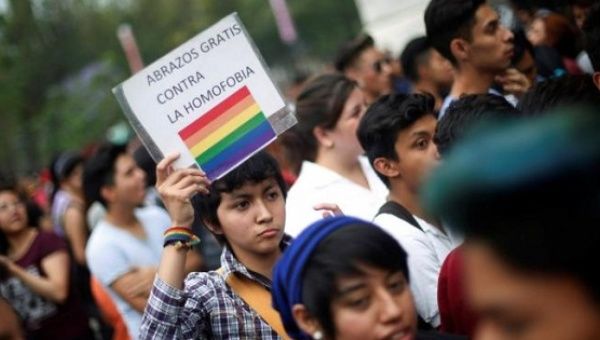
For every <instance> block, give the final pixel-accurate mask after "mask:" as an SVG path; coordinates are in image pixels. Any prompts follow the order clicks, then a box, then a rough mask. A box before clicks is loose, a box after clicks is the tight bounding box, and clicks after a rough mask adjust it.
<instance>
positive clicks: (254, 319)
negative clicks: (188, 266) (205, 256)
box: [140, 236, 291, 339]
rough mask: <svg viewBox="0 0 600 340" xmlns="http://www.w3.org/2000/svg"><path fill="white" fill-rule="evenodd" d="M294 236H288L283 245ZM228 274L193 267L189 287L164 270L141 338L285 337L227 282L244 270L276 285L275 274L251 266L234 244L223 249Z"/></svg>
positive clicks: (157, 280) (262, 282)
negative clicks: (169, 279)
mask: <svg viewBox="0 0 600 340" xmlns="http://www.w3.org/2000/svg"><path fill="white" fill-rule="evenodd" d="M290 241H291V238H290V237H289V236H285V237H284V239H283V240H282V244H281V246H282V249H283V248H285V247H287V245H288V244H289V242H290ZM221 266H222V270H223V271H222V274H219V273H217V272H216V271H211V272H206V273H198V272H195V273H190V274H189V275H188V276H187V278H186V279H185V282H184V288H183V290H179V289H176V288H173V287H171V286H169V285H168V284H166V283H165V282H164V281H163V280H161V279H160V278H159V277H158V276H157V277H156V278H155V280H154V286H153V288H152V292H151V294H150V298H149V300H148V304H147V305H146V310H145V311H144V316H143V318H142V326H141V330H140V339H280V337H279V335H277V333H275V331H274V330H273V329H272V328H271V326H269V324H267V323H266V322H265V321H264V320H263V319H262V318H261V317H260V316H259V315H258V314H257V313H256V312H255V311H254V310H253V309H252V308H251V307H250V306H248V304H247V303H246V302H244V300H242V299H241V298H240V297H239V296H237V294H235V293H234V292H233V291H232V290H231V288H230V287H229V286H228V285H227V283H226V282H225V278H227V277H228V276H229V275H232V274H234V273H235V274H236V275H242V276H244V277H246V278H249V279H251V280H253V281H256V282H258V283H259V284H260V285H262V286H263V287H265V289H267V290H269V291H270V290H271V280H269V279H268V278H266V277H264V276H262V275H260V274H258V273H254V272H252V271H250V270H248V269H247V268H246V267H245V266H244V265H243V264H242V263H240V262H239V261H238V260H237V259H236V258H235V256H234V255H233V253H232V252H231V250H230V249H229V248H228V247H224V248H223V253H222V254H221Z"/></svg>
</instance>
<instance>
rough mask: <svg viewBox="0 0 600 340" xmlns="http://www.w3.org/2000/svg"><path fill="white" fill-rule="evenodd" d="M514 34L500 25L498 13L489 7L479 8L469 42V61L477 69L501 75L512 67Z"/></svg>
mask: <svg viewBox="0 0 600 340" xmlns="http://www.w3.org/2000/svg"><path fill="white" fill-rule="evenodd" d="M512 56H513V34H512V32H511V31H510V30H508V29H507V28H506V27H504V26H502V25H501V24H500V18H499V16H498V13H497V12H496V11H495V10H494V9H493V8H492V7H491V6H489V5H482V6H479V8H478V9H477V11H476V12H475V25H474V26H473V28H472V30H471V41H470V42H468V61H469V63H471V64H472V65H473V66H474V67H475V68H476V69H479V70H485V71H488V72H495V73H499V72H502V71H504V70H506V69H507V68H508V67H509V66H510V61H511V58H512Z"/></svg>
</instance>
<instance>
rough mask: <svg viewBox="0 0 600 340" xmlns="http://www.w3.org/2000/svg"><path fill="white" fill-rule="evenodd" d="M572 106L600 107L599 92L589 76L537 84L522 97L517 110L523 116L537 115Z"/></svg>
mask: <svg viewBox="0 0 600 340" xmlns="http://www.w3.org/2000/svg"><path fill="white" fill-rule="evenodd" d="M573 105H585V106H590V107H600V91H598V88H596V85H595V84H594V80H593V77H592V76H591V75H589V74H582V75H565V76H563V77H560V78H553V79H548V80H546V81H543V82H541V83H538V84H536V85H535V86H534V87H532V88H531V89H530V90H529V91H527V92H526V93H525V94H524V95H523V97H522V98H521V101H519V105H518V108H519V110H520V111H521V112H523V114H524V115H539V114H543V113H546V112H548V111H549V110H551V109H554V108H557V107H561V106H573Z"/></svg>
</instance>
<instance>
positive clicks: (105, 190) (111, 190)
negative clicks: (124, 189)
mask: <svg viewBox="0 0 600 340" xmlns="http://www.w3.org/2000/svg"><path fill="white" fill-rule="evenodd" d="M100 197H102V198H103V199H104V201H106V202H108V203H111V202H114V201H115V197H116V192H115V187H114V186H113V185H110V186H106V185H105V186H103V187H101V188H100Z"/></svg>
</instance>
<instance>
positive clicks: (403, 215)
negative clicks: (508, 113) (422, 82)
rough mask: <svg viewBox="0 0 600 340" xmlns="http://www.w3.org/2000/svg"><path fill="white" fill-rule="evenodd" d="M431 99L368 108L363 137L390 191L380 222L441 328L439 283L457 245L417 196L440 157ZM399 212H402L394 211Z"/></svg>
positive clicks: (421, 304) (401, 98) (423, 308)
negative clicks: (402, 254) (402, 253)
mask: <svg viewBox="0 0 600 340" xmlns="http://www.w3.org/2000/svg"><path fill="white" fill-rule="evenodd" d="M433 106H434V99H433V97H432V96H431V95H423V94H413V95H409V96H406V95H388V96H384V97H382V98H380V99H379V100H378V101H377V102H375V103H374V104H373V105H372V106H371V107H370V108H369V109H368V110H367V113H366V114H365V116H364V117H363V119H362V120H361V123H360V125H359V128H358V138H359V140H360V143H361V145H362V147H363V148H364V150H365V152H366V154H367V156H368V158H369V162H370V163H371V165H372V166H373V168H374V169H375V170H376V172H377V174H378V175H379V176H380V178H381V179H382V181H383V182H384V183H385V184H386V185H387V186H388V188H389V189H390V195H389V202H387V203H386V204H385V205H384V206H383V207H382V209H381V210H380V213H379V214H378V215H377V216H376V217H375V219H374V222H375V224H377V225H379V226H381V227H382V228H383V229H385V230H386V231H388V232H389V233H390V234H391V235H392V236H394V237H395V238H396V239H397V240H398V241H399V242H400V244H401V245H402V247H403V248H404V249H405V250H406V252H407V253H408V255H409V257H408V266H409V270H410V273H411V280H410V286H411V290H412V292H413V295H414V297H415V303H416V307H417V312H418V314H419V316H420V317H421V318H422V320H423V321H424V322H426V323H427V324H429V325H430V326H433V327H438V326H439V325H440V318H439V313H438V306H437V280H438V275H439V270H440V267H441V265H442V262H443V261H444V259H445V258H446V255H447V254H448V253H449V252H450V251H451V250H452V249H453V248H454V247H455V246H456V245H457V243H458V242H457V241H456V240H455V239H454V237H453V236H452V235H449V234H448V233H447V231H446V230H445V229H444V228H443V227H442V225H441V224H440V223H439V220H437V219H436V218H435V217H433V216H431V215H428V214H426V213H425V211H424V210H423V209H422V207H421V205H420V203H419V200H418V194H419V190H420V187H421V185H422V183H423V181H424V179H425V178H426V176H427V174H428V173H429V171H430V170H431V169H432V168H434V167H435V166H436V165H437V163H438V161H439V155H438V151H437V148H436V146H435V144H434V143H433V135H434V133H435V127H436V124H437V117H436V115H435V114H434V111H433V110H434V109H433ZM398 211H400V213H395V212H398Z"/></svg>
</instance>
